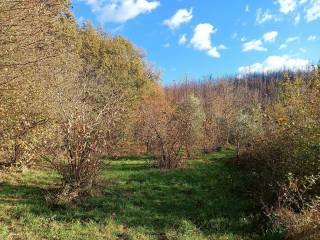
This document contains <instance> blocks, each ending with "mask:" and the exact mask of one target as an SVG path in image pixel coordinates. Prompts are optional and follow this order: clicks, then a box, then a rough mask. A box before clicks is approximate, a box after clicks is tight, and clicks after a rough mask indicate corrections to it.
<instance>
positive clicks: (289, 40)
mask: <svg viewBox="0 0 320 240" xmlns="http://www.w3.org/2000/svg"><path fill="white" fill-rule="evenodd" d="M298 40H299V37H298V36H295V37H289V38H288V39H287V40H286V43H292V42H296V41H298Z"/></svg>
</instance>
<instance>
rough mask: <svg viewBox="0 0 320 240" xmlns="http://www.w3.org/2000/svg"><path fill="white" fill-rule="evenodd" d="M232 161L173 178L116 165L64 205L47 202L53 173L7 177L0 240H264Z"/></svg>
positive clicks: (205, 162)
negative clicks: (89, 193)
mask: <svg viewBox="0 0 320 240" xmlns="http://www.w3.org/2000/svg"><path fill="white" fill-rule="evenodd" d="M231 155H232V151H227V150H224V151H222V152H219V153H214V154H211V155H207V156H204V157H202V158H201V159H198V160H193V161H191V163H190V164H189V165H188V166H186V167H185V168H183V169H178V170H172V171H161V170H158V169H155V168H152V167H150V165H149V164H148V163H150V161H152V159H150V158H147V157H128V158H122V159H117V160H113V161H111V164H106V165H105V167H104V170H103V172H102V177H101V178H100V181H99V184H98V185H99V191H98V192H97V193H96V194H95V196H94V197H91V198H89V199H86V201H83V202H79V203H77V204H73V205H66V206H62V205H50V204H48V203H47V202H46V201H45V199H44V195H45V194H44V191H45V190H46V189H48V188H50V187H52V186H54V185H56V184H58V182H59V179H58V177H57V176H56V175H55V174H54V173H48V172H43V171H35V170H32V171H31V170H29V171H27V172H25V173H23V174H19V175H22V176H20V177H18V178H17V176H10V175H8V174H7V175H6V176H3V177H2V182H1V185H0V239H4V240H5V239H10V240H11V239H21V240H25V239H32V240H33V239H59V240H60V239H63V240H72V239H77V240H79V239H122V240H129V239H142V240H143V239H159V240H166V239H181V240H184V239H190V240H197V239H199V240H200V239H213V240H222V239H223V240H244V239H262V237H259V234H258V233H257V232H258V229H257V226H258V223H257V219H256V217H255V216H256V214H255V209H254V204H253V203H251V202H249V201H248V200H246V199H244V198H243V197H241V196H242V195H241V194H240V192H241V189H242V179H241V176H240V175H239V174H236V171H234V170H233V169H232V168H231V167H230V166H228V165H227V164H226V160H227V159H229V158H230V156H231ZM12 174H13V173H12ZM12 174H11V175H12ZM13 179H15V180H13ZM17 179H19V180H17ZM270 239H271V238H270ZM273 239H277V238H273ZM278 239H279V238H278Z"/></svg>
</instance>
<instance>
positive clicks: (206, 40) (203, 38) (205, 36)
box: [190, 23, 217, 50]
mask: <svg viewBox="0 0 320 240" xmlns="http://www.w3.org/2000/svg"><path fill="white" fill-rule="evenodd" d="M216 32H217V29H215V28H214V26H212V25H211V24H209V23H200V24H198V25H197V26H196V28H195V29H194V35H193V37H192V39H191V42H190V43H191V45H192V46H193V47H194V48H195V49H198V50H210V49H211V48H212V45H211V35H212V34H214V33H216Z"/></svg>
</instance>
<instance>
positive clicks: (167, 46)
mask: <svg viewBox="0 0 320 240" xmlns="http://www.w3.org/2000/svg"><path fill="white" fill-rule="evenodd" d="M163 47H164V48H169V47H171V44H170V43H165V44H164V45H163Z"/></svg>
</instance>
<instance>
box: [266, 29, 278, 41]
mask: <svg viewBox="0 0 320 240" xmlns="http://www.w3.org/2000/svg"><path fill="white" fill-rule="evenodd" d="M277 37H278V32H276V31H272V32H267V33H265V34H263V41H265V42H274V41H275V40H276V38H277Z"/></svg>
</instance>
